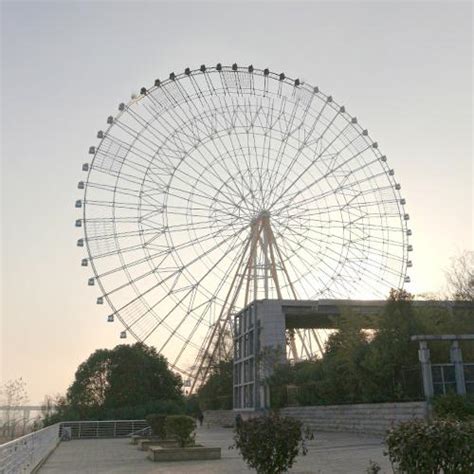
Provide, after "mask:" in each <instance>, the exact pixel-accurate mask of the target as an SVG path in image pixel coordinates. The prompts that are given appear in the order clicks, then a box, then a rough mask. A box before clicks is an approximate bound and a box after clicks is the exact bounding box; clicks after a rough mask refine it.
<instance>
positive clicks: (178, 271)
mask: <svg viewBox="0 0 474 474" xmlns="http://www.w3.org/2000/svg"><path fill="white" fill-rule="evenodd" d="M243 230H244V228H242V229H240V230H239V231H237V232H235V233H234V234H233V235H231V236H230V237H227V238H223V240H222V241H221V242H220V243H218V244H216V245H214V246H213V247H211V249H210V250H209V251H208V252H207V253H203V254H201V255H199V256H198V257H196V258H194V259H193V260H192V261H191V262H190V264H189V265H188V266H191V265H193V264H195V263H197V262H199V261H200V260H201V259H202V258H204V257H206V256H207V255H209V254H210V253H212V251H215V250H218V249H219V248H220V246H221V245H223V244H224V243H226V242H227V241H228V240H229V239H232V238H234V237H237V236H238V235H240V233H241V232H242V231H243ZM222 233H223V229H220V230H218V231H217V232H215V233H214V234H211V235H210V236H203V238H201V239H196V240H194V241H192V242H190V243H185V244H182V245H177V246H173V248H172V251H169V250H168V251H165V252H167V254H168V255H172V254H173V253H176V252H178V251H182V250H183V249H186V248H188V247H193V246H195V245H196V243H198V242H199V243H204V242H206V241H208V240H214V239H215V238H216V237H217V236H219V235H220V234H222ZM140 247H141V245H140V246H138V248H140ZM134 249H135V250H136V249H137V246H135V248H134ZM117 253H122V254H123V253H124V252H123V250H122V249H118V250H117ZM95 258H97V257H95ZM120 268H121V269H125V268H126V267H125V266H123V265H122V266H120ZM183 270H184V267H173V268H171V269H170V270H169V274H168V276H167V277H166V278H163V279H161V280H159V281H158V283H157V284H155V285H153V286H152V287H151V288H149V289H148V290H146V291H145V292H144V293H143V294H140V295H138V296H137V298H134V299H133V300H132V301H130V303H129V304H131V303H133V302H134V301H136V300H137V299H138V298H139V297H141V296H143V295H145V294H148V293H149V292H150V291H153V290H155V289H156V288H158V287H159V286H161V285H162V284H163V283H166V282H168V281H170V280H171V279H172V278H173V277H176V276H179V275H181V273H182V272H183ZM154 273H156V269H155V268H153V269H151V270H150V271H147V272H145V273H142V274H141V275H138V276H136V277H134V278H133V279H132V278H129V280H128V282H127V283H124V284H122V285H119V286H117V287H114V288H112V289H111V290H109V291H108V292H107V293H106V294H105V295H106V296H110V295H112V294H114V293H117V292H118V291H120V290H123V289H124V288H126V287H127V286H128V285H129V284H132V283H133V284H135V283H137V282H139V281H140V280H143V279H145V278H146V277H148V276H150V275H152V274H154ZM127 306H128V304H127V305H125V306H123V307H121V308H120V309H119V310H118V311H121V310H123V309H124V308H125V307H127Z"/></svg>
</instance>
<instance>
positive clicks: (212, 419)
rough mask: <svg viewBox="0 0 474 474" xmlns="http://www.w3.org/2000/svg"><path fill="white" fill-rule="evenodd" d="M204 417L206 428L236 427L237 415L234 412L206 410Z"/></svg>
mask: <svg viewBox="0 0 474 474" xmlns="http://www.w3.org/2000/svg"><path fill="white" fill-rule="evenodd" d="M203 415H204V422H203V425H204V426H209V427H214V426H218V427H225V428H227V427H230V426H234V420H235V415H236V414H235V413H234V412H233V411H232V410H206V411H204V413H203Z"/></svg>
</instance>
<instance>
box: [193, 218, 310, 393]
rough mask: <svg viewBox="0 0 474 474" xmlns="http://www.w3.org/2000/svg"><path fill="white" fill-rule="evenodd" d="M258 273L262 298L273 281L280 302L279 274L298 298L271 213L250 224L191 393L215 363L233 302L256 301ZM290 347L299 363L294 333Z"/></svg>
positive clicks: (229, 319) (231, 311)
mask: <svg viewBox="0 0 474 474" xmlns="http://www.w3.org/2000/svg"><path fill="white" fill-rule="evenodd" d="M259 251H260V256H261V257H263V266H262V265H259V263H258V262H259ZM259 270H260V272H261V273H262V274H263V285H262V286H263V295H264V298H265V299H268V298H269V295H270V283H271V282H273V287H274V290H275V292H276V295H277V298H278V299H279V300H281V299H283V296H282V291H281V285H280V278H279V271H280V272H281V273H280V276H283V277H284V278H285V279H286V282H287V284H288V287H289V289H290V291H291V294H292V296H293V297H294V298H295V299H297V295H296V292H295V289H294V287H293V284H292V282H291V280H290V278H289V274H288V271H287V269H286V266H285V262H284V260H283V258H282V253H281V251H280V249H279V247H278V244H277V242H276V239H275V236H274V234H273V231H272V227H271V223H270V214H269V213H268V212H267V211H262V212H261V213H260V214H259V215H258V217H257V218H256V219H254V220H253V221H252V223H251V224H250V235H249V237H248V239H247V242H246V245H245V247H244V251H243V253H242V257H241V259H240V262H239V264H238V266H237V268H236V271H235V273H234V276H233V279H232V283H231V285H230V287H229V290H228V292H227V295H226V298H225V300H224V303H223V305H222V307H221V311H220V313H219V317H218V319H217V321H216V322H215V323H214V325H213V326H212V328H211V329H210V334H209V337H207V338H206V342H205V343H204V351H203V352H202V353H201V356H200V358H199V359H200V360H199V361H198V366H197V369H196V371H195V373H194V377H193V383H192V385H191V389H190V393H193V391H194V390H195V388H196V385H197V384H198V383H199V382H201V381H203V380H205V379H206V377H207V376H208V374H209V369H210V367H211V365H212V363H213V362H214V361H215V360H216V356H218V354H219V353H222V348H221V346H222V343H223V335H224V333H225V328H227V327H229V325H230V323H231V317H232V315H233V310H234V307H235V303H236V301H237V299H238V297H239V295H240V294H241V291H242V290H243V291H244V295H243V301H244V305H245V306H246V305H247V304H249V302H250V301H253V300H255V299H258V295H259V279H260V278H259ZM298 336H299V338H300V341H301V344H302V347H303V350H304V351H305V353H306V355H307V356H310V351H308V348H307V346H306V344H305V341H304V339H303V337H302V336H301V335H300V334H299V333H298ZM289 346H290V351H291V354H292V356H293V358H294V360H299V359H300V357H299V355H298V350H297V347H296V342H295V331H294V330H291V331H289Z"/></svg>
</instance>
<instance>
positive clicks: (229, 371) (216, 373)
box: [198, 359, 234, 410]
mask: <svg viewBox="0 0 474 474" xmlns="http://www.w3.org/2000/svg"><path fill="white" fill-rule="evenodd" d="M233 366H234V361H233V359H230V360H221V361H219V362H218V363H217V364H215V365H214V366H213V367H211V369H210V375H209V377H208V379H207V380H206V382H205V383H204V384H203V385H202V386H201V387H200V388H199V390H198V399H199V405H200V407H201V408H202V409H203V410H219V409H223V410H229V409H231V408H232V387H233Z"/></svg>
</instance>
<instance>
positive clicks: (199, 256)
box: [108, 226, 247, 312]
mask: <svg viewBox="0 0 474 474" xmlns="http://www.w3.org/2000/svg"><path fill="white" fill-rule="evenodd" d="M246 227H247V226H244V227H242V228H241V229H239V230H238V231H237V232H235V233H234V234H233V235H231V236H230V237H226V238H223V239H222V240H221V241H220V242H219V243H217V244H215V245H213V246H212V247H210V248H209V249H208V251H207V252H205V253H203V254H201V255H198V256H197V257H195V258H193V259H192V260H191V261H190V262H189V264H188V265H187V268H189V267H191V266H192V265H194V264H196V263H197V262H199V261H201V260H202V259H203V258H204V257H207V256H209V255H211V254H212V253H213V252H215V251H216V250H218V249H219V248H220V247H221V246H222V245H224V244H225V243H227V242H228V241H229V240H231V239H234V238H235V237H237V236H238V235H239V234H241V233H242V232H243V231H244V230H245V229H246ZM182 271H183V268H177V269H176V270H174V271H172V272H171V273H170V274H169V275H168V276H167V277H165V278H163V279H161V280H159V281H158V283H156V284H154V285H152V286H151V287H150V288H148V289H147V290H145V291H143V292H141V293H140V294H138V295H137V296H136V297H135V298H133V299H131V300H130V301H129V302H128V303H126V304H125V305H123V306H121V307H120V308H119V309H118V310H117V311H118V312H120V311H122V310H124V309H125V308H127V307H128V306H129V305H131V304H132V303H134V302H135V301H137V300H138V299H140V298H143V297H144V296H145V295H147V294H149V293H150V292H151V291H153V290H155V289H156V288H158V287H159V286H161V285H162V284H163V283H165V282H167V281H169V280H171V278H173V277H176V275H178V274H181V273H182ZM108 295H110V292H109V293H108Z"/></svg>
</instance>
